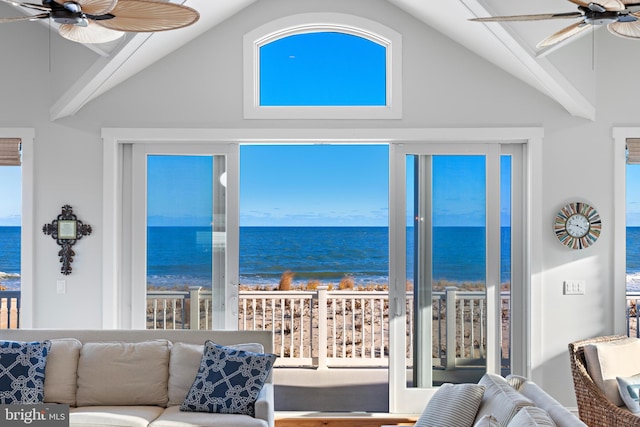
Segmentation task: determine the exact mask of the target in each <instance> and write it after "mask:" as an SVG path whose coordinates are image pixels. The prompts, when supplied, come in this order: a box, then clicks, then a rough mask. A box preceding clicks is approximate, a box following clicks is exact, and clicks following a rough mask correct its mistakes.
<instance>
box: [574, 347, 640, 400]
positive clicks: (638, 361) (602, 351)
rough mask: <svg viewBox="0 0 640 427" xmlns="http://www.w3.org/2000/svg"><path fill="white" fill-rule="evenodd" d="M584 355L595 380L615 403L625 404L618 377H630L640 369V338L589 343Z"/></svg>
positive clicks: (590, 373)
mask: <svg viewBox="0 0 640 427" xmlns="http://www.w3.org/2000/svg"><path fill="white" fill-rule="evenodd" d="M584 356H585V359H586V361H587V371H588V372H589V375H590V376H591V378H592V379H593V382H594V383H595V384H596V385H597V386H598V387H599V388H600V390H602V392H603V393H604V394H605V396H607V398H608V399H609V400H610V401H611V402H613V403H614V404H615V405H617V406H622V405H624V402H623V401H622V398H621V397H620V393H619V391H618V382H617V380H616V377H630V376H633V375H635V374H637V373H638V372H639V371H640V340H639V339H637V338H629V339H621V340H617V341H610V342H602V343H597V344H589V345H586V346H585V347H584Z"/></svg>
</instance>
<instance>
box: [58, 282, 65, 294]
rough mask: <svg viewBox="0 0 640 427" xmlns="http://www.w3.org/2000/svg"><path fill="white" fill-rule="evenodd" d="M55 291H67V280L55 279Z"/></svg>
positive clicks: (62, 292)
mask: <svg viewBox="0 0 640 427" xmlns="http://www.w3.org/2000/svg"><path fill="white" fill-rule="evenodd" d="M56 292H57V293H59V294H65V293H67V281H66V280H57V281H56Z"/></svg>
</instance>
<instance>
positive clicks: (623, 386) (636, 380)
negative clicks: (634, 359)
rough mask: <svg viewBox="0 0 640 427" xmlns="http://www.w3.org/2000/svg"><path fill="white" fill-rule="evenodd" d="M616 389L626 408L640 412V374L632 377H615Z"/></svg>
mask: <svg viewBox="0 0 640 427" xmlns="http://www.w3.org/2000/svg"><path fill="white" fill-rule="evenodd" d="M616 381H617V382H618V391H619V392H620V396H621V397H622V400H623V401H624V404H625V405H627V408H628V409H629V410H630V411H631V412H633V413H634V414H637V413H638V412H640V402H639V401H638V400H639V399H640V374H637V375H634V376H632V377H617V378H616Z"/></svg>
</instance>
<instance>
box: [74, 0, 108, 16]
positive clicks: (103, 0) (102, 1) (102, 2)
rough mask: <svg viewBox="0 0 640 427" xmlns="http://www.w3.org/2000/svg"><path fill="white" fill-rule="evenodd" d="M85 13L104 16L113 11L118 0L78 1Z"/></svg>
mask: <svg viewBox="0 0 640 427" xmlns="http://www.w3.org/2000/svg"><path fill="white" fill-rule="evenodd" d="M76 2H77V3H78V4H79V5H80V7H82V11H83V12H84V13H88V14H90V15H104V14H107V13H109V12H111V11H112V10H113V8H114V7H116V4H117V3H118V0H76Z"/></svg>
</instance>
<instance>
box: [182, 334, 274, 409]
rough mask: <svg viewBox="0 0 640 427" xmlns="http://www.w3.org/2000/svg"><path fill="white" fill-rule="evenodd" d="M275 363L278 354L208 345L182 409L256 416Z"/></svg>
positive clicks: (214, 344) (211, 343)
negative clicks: (257, 407) (260, 395)
mask: <svg viewBox="0 0 640 427" xmlns="http://www.w3.org/2000/svg"><path fill="white" fill-rule="evenodd" d="M275 360H276V356H275V355H274V354H263V353H254V352H249V351H244V350H237V349H233V348H230V347H225V346H221V345H218V344H216V343H214V342H213V341H207V342H205V345H204V352H203V354H202V359H201V361H200V367H199V369H198V374H197V376H196V379H195V381H194V382H193V385H192V386H191V389H190V390H189V393H188V395H187V397H186V399H185V400H184V402H183V403H182V404H181V405H180V410H182V411H195V412H219V413H226V414H245V415H251V416H253V415H254V406H253V405H254V403H255V401H256V399H257V398H258V394H259V393H260V390H261V389H262V386H263V385H264V383H265V381H266V380H267V378H268V377H269V374H270V373H271V368H272V367H273V363H274V362H275Z"/></svg>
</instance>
